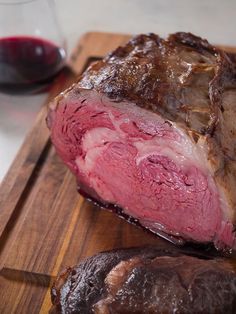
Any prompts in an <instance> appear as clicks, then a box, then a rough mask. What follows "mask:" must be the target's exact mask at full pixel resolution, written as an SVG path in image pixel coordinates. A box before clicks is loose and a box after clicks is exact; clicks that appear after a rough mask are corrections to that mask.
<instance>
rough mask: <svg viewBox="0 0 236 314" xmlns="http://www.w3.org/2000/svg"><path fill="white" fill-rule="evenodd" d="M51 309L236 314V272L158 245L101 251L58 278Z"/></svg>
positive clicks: (218, 261)
mask: <svg viewBox="0 0 236 314" xmlns="http://www.w3.org/2000/svg"><path fill="white" fill-rule="evenodd" d="M52 301H53V304H54V305H53V308H52V310H51V313H67V314H69V313H74V314H75V313H83V314H89V313H97V314H109V313H120V314H126V313H140V314H141V313H150V314H151V313H161V314H163V313H166V314H168V313H181V314H187V313H189V314H190V313H193V314H195V313H196V314H201V313H202V314H203V313H204V314H205V313H209V314H211V313H212V314H213V313H215V314H216V313H217V314H220V313H224V314H227V313H229V314H230V313H235V311H236V274H235V272H234V270H233V268H232V266H231V265H230V262H228V261H227V260H224V259H220V258H218V259H210V258H209V259H206V258H204V259H202V258H199V257H192V256H190V255H183V254H181V253H178V252H177V251H176V252H175V251H174V250H171V251H168V250H166V251H165V250H160V249H158V248H135V249H121V250H114V251H110V252H104V253H100V254H98V255H95V256H93V257H91V258H89V259H87V260H85V261H84V262H82V263H81V264H80V265H78V266H76V267H74V268H70V269H68V270H67V271H65V272H64V274H62V275H61V276H60V277H58V279H57V281H56V282H55V284H54V286H53V288H52Z"/></svg>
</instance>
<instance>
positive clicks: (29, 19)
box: [0, 0, 66, 94]
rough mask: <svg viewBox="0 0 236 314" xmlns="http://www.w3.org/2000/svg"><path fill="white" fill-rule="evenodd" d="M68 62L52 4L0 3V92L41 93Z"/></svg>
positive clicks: (42, 0)
mask: <svg viewBox="0 0 236 314" xmlns="http://www.w3.org/2000/svg"><path fill="white" fill-rule="evenodd" d="M65 60H66V49H65V41H64V38H63V36H62V33H61V30H60V27H59V24H58V20H57V16H56V9H55V2H54V1H53V0H5V1H1V0H0V91H1V92H5V93H10V94H13V93H17V94H18V93H29V92H30V93H35V92H38V91H42V90H43V89H45V87H46V86H48V84H49V83H50V82H52V80H53V78H55V76H56V75H57V74H58V73H59V72H60V71H61V70H62V68H63V67H64V65H65Z"/></svg>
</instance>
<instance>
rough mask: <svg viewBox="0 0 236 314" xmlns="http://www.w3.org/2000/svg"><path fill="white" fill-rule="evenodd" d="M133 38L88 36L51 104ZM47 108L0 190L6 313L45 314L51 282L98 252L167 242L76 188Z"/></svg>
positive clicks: (0, 303) (1, 304)
mask: <svg viewBox="0 0 236 314" xmlns="http://www.w3.org/2000/svg"><path fill="white" fill-rule="evenodd" d="M128 38H129V36H127V35H120V34H107V33H88V34H86V35H84V36H83V37H82V39H81V40H80V42H79V44H78V46H77V47H76V49H75V50H74V53H73V54H72V57H71V59H70V66H71V68H72V69H73V72H74V73H71V72H70V71H68V70H67V71H65V72H64V73H62V74H61V75H60V76H59V77H58V79H57V80H56V82H55V84H54V86H53V88H52V90H51V92H50V94H49V99H48V101H47V103H49V101H50V99H52V98H53V97H54V96H55V95H57V94H58V93H59V92H60V91H62V90H63V89H64V88H66V86H68V85H70V84H71V82H73V81H74V80H75V77H76V75H78V74H79V73H81V71H83V70H84V69H85V68H86V67H87V66H88V65H89V64H90V63H91V62H92V61H94V60H96V59H98V58H101V57H102V56H104V54H106V53H107V52H108V51H110V50H112V49H114V48H116V47H117V46H119V45H121V44H123V43H125V42H126V41H127V39H128ZM230 50H231V51H233V50H234V48H231V49H230ZM46 114H47V104H45V105H44V106H43V107H42V109H41V111H40V112H39V114H38V117H37V119H36V121H35V124H34V126H33V128H32V130H31V131H30V132H29V134H28V135H27V137H26V139H25V141H24V143H23V145H22V147H21V149H20V151H19V153H18V154H17V156H16V158H15V160H14V162H13V164H12V166H11V168H10V170H9V172H8V174H7V175H6V177H5V179H4V181H3V183H2V185H1V189H0V313H1V314H3V313H7V314H13V313H26V314H28V313H31V314H33V313H47V312H48V310H49V309H50V306H51V301H50V286H51V284H52V282H53V280H54V278H55V276H56V275H57V274H58V272H60V271H61V270H62V269H64V268H65V267H67V266H70V265H74V264H77V263H78V262H79V261H81V260H82V259H83V258H85V257H87V256H91V255H93V254H95V253H97V252H99V251H104V250H109V249H112V248H118V247H129V246H139V245H145V244H158V245H160V246H164V247H166V246H169V244H168V243H167V242H165V241H164V240H161V239H159V238H157V237H155V236H154V235H152V234H150V233H147V232H145V231H144V230H142V229H140V228H138V227H136V226H133V225H130V224H129V223H127V222H126V221H124V220H123V219H121V218H119V217H117V216H116V215H114V214H112V213H110V212H108V211H105V210H102V209H100V208H98V207H96V206H94V205H93V204H92V203H90V202H88V201H86V200H85V199H84V198H83V197H81V196H80V195H79V194H78V193H77V190H76V180H75V178H74V177H73V175H72V174H71V173H70V172H69V171H68V170H67V168H66V167H65V166H64V165H63V163H62V162H61V160H60V158H59V157H58V156H57V155H56V154H55V151H54V148H53V147H52V145H51V142H50V139H49V132H48V130H47V127H46V124H45V117H46Z"/></svg>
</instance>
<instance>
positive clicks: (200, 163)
mask: <svg viewBox="0 0 236 314" xmlns="http://www.w3.org/2000/svg"><path fill="white" fill-rule="evenodd" d="M235 118H236V71H235V66H234V64H233V62H232V61H231V59H230V58H229V57H228V56H227V55H226V54H225V53H224V52H222V51H220V50H218V49H217V48H215V47H213V46H211V45H210V44H209V43H208V42H207V41H206V40H203V39H201V38H199V37H196V36H194V35H192V34H189V33H176V34H173V35H170V36H169V37H168V38H167V39H166V40H164V39H162V38H160V37H158V36H157V35H154V34H149V35H139V36H136V37H134V38H133V39H131V41H129V42H128V43H127V44H126V45H125V46H124V47H119V48H117V49H116V50H115V51H114V52H112V53H110V54H109V55H108V56H107V57H105V58H104V59H103V60H101V61H98V62H97V63H95V64H93V65H92V66H91V67H90V68H89V69H88V70H87V71H86V72H85V73H84V74H83V75H82V76H81V77H80V78H79V79H78V82H77V83H76V84H74V85H73V86H72V87H71V88H69V89H68V90H66V91H65V92H64V93H62V94H60V95H59V96H58V97H57V98H56V100H55V101H54V103H53V104H52V105H51V110H50V112H49V115H48V126H49V128H50V129H51V138H52V142H53V144H54V145H55V148H56V151H57V152H58V154H59V155H60V156H61V158H62V159H63V161H64V162H65V163H66V164H67V165H68V166H69V168H70V169H71V170H72V171H73V172H74V174H75V175H76V177H77V180H78V185H79V189H80V190H82V191H83V192H85V193H86V195H88V196H89V197H90V198H92V199H93V200H95V201H97V202H99V203H101V204H103V206H105V207H111V206H114V208H116V209H117V210H118V209H119V211H120V209H122V212H123V213H124V214H126V215H128V216H131V217H133V218H134V219H135V220H136V221H138V222H139V223H140V224H141V225H142V226H144V227H145V228H148V229H149V230H151V231H152V232H154V233H157V234H160V235H162V236H165V237H168V236H170V238H172V240H173V237H176V238H178V239H180V238H182V239H185V240H187V241H196V242H202V243H208V242H214V244H215V246H216V247H217V248H232V247H233V246H234V245H235V233H234V223H235V208H236V193H235V188H236V185H235V183H236V162H235V156H236V155H235V153H236V144H235V143H236V123H235Z"/></svg>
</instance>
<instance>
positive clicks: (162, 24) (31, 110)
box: [0, 0, 236, 181]
mask: <svg viewBox="0 0 236 314" xmlns="http://www.w3.org/2000/svg"><path fill="white" fill-rule="evenodd" d="M56 2H57V9H58V15H59V21H60V24H61V27H62V29H63V31H64V35H65V37H66V40H67V46H68V52H70V51H71V49H72V48H73V46H74V45H75V43H76V42H77V41H78V38H79V37H80V36H81V34H82V33H84V32H87V31H94V30H96V31H109V32H122V33H133V34H135V33H145V32H156V33H158V34H160V35H162V36H165V35H167V34H168V33H171V32H176V31H190V32H193V33H195V34H197V35H200V36H203V37H205V38H207V39H208V40H209V41H211V42H213V43H220V44H226V45H236V17H235V15H236V1H235V0H224V1H222V0H208V1H205V0H198V1H197V0H162V1H161V0H85V1H84V0H83V1H82V0H68V1H65V0H56ZM45 99H46V95H37V96H11V97H10V96H7V95H3V94H0V181H1V180H2V178H3V177H4V175H5V174H6V172H7V169H8V168H9V166H10V164H11V162H12V161H13V159H14V157H15V155H16V153H17V151H18V149H19V147H20V145H21V144H22V142H23V139H24V137H25V135H26V133H27V131H28V130H29V129H30V127H31V126H32V124H33V122H34V119H35V117H36V114H37V112H38V111H39V108H40V105H41V104H42V103H43V101H44V100H45Z"/></svg>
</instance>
